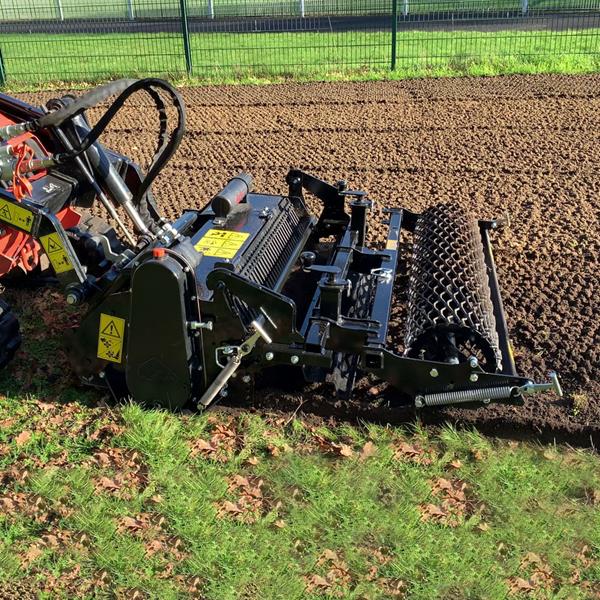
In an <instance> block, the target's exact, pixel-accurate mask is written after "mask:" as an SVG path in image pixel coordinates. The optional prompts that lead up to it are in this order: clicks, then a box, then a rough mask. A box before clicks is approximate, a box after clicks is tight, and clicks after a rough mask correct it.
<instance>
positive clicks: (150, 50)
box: [0, 0, 186, 84]
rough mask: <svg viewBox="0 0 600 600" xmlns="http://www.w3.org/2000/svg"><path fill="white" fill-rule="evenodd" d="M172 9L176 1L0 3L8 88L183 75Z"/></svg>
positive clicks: (178, 25)
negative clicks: (38, 84)
mask: <svg viewBox="0 0 600 600" xmlns="http://www.w3.org/2000/svg"><path fill="white" fill-rule="evenodd" d="M59 5H60V8H59ZM179 6H180V5H179V1H178V0H135V1H133V0H132V3H131V4H130V5H129V4H128V2H127V0H119V1H118V2H117V1H115V2H110V1H109V2H108V3H103V2H102V0H33V1H32V2H30V3H27V4H25V3H23V2H21V3H19V2H18V1H17V0H0V15H1V16H2V20H1V21H0V52H1V55H2V59H3V63H4V68H5V73H6V79H7V83H9V84H11V83H14V84H22V83H28V84H29V83H31V84H36V83H39V82H44V81H58V82H85V81H96V80H101V79H109V78H115V77H121V76H139V75H169V76H181V75H184V74H185V73H186V60H185V53H184V45H183V36H182V19H181V12H180V8H179ZM38 9H39V12H38ZM61 13H62V17H61ZM142 15H145V17H144V18H142ZM150 15H151V17H149V16H150ZM7 17H8V18H7Z"/></svg>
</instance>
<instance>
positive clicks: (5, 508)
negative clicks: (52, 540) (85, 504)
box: [0, 491, 72, 524]
mask: <svg viewBox="0 0 600 600" xmlns="http://www.w3.org/2000/svg"><path fill="white" fill-rule="evenodd" d="M0 513H2V514H4V515H6V516H7V517H8V518H9V519H13V518H14V517H15V515H24V516H26V517H29V518H31V519H33V520H34V521H35V522H36V523H41V524H49V523H52V522H54V521H57V520H59V519H61V518H65V517H68V516H69V515H70V514H71V513H72V509H70V508H69V507H68V506H67V505H66V504H65V503H64V502H62V501H54V502H52V505H51V506H50V505H49V503H48V501H47V500H45V499H44V498H42V496H39V495H38V494H31V493H25V492H12V491H11V492H8V493H7V494H4V495H3V496H0Z"/></svg>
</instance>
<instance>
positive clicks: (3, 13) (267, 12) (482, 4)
mask: <svg viewBox="0 0 600 600" xmlns="http://www.w3.org/2000/svg"><path fill="white" fill-rule="evenodd" d="M57 2H58V0H32V1H30V2H27V3H23V2H19V1H18V0H0V19H2V20H32V19H57V18H58V17H59V14H60V13H59V10H58V8H57V6H58V4H57ZM60 2H61V4H62V9H63V16H64V18H65V19H75V18H87V19H92V18H93V19H102V18H104V19H107V18H119V19H124V18H127V17H128V16H129V13H128V3H127V0H112V1H108V2H99V1H98V0H60ZM408 3H409V12H410V13H412V14H414V13H429V12H458V11H469V10H475V11H517V12H518V11H520V10H521V6H522V5H521V0H443V1H437V0H408ZM299 4H300V3H299V0H284V1H282V0H246V1H243V0H214V12H215V16H216V17H217V18H218V17H228V16H278V15H280V16H283V15H286V16H287V15H297V14H299ZM132 5H133V13H134V16H135V17H137V18H157V17H163V18H164V17H177V16H178V15H179V10H180V9H179V0H160V1H157V0H152V1H149V0H132ZM187 5H188V13H189V15H190V16H193V17H195V16H205V15H206V14H207V0H188V2H187ZM304 5H305V14H306V15H307V16H311V15H319V14H338V15H339V14H385V13H391V6H392V0H362V1H360V2H352V1H351V0H305V3H304ZM399 5H400V6H401V7H402V6H403V1H402V0H399ZM599 6H600V3H599V2H598V0H530V1H529V8H530V9H531V10H540V9H548V10H554V9H560V10H569V9H593V8H598V7H599Z"/></svg>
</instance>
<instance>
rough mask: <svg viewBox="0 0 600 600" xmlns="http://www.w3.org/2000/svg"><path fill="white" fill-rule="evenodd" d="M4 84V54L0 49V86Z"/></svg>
mask: <svg viewBox="0 0 600 600" xmlns="http://www.w3.org/2000/svg"><path fill="white" fill-rule="evenodd" d="M5 85H6V67H5V66H4V56H2V50H0V88H3V87H4V86H5Z"/></svg>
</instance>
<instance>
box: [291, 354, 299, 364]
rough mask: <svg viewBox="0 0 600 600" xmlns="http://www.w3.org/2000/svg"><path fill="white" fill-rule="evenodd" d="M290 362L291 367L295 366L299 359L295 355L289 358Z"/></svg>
mask: <svg viewBox="0 0 600 600" xmlns="http://www.w3.org/2000/svg"><path fill="white" fill-rule="evenodd" d="M290 362H291V363H292V364H293V365H297V364H298V363H299V362H300V358H298V357H297V356H296V355H295V354H294V355H293V356H292V357H291V358H290Z"/></svg>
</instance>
